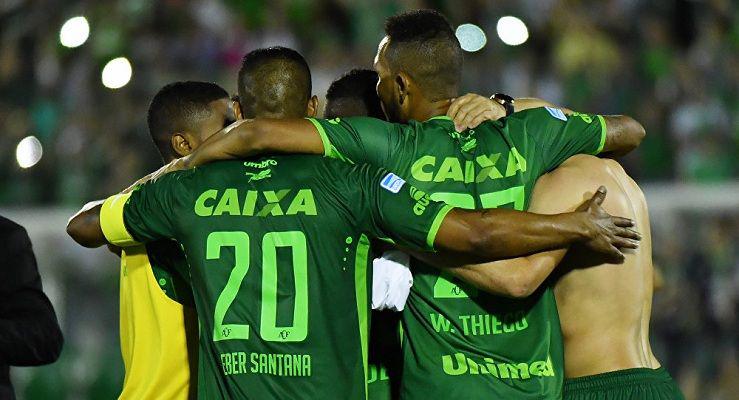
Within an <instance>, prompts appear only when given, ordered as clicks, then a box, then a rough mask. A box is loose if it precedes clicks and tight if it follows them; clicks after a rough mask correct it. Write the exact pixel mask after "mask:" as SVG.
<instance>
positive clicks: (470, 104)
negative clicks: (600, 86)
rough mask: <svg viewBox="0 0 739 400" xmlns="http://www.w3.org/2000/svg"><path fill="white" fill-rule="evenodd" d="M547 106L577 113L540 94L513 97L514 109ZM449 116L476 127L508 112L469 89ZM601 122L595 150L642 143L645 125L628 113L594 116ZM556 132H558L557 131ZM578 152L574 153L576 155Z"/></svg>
mask: <svg viewBox="0 0 739 400" xmlns="http://www.w3.org/2000/svg"><path fill="white" fill-rule="evenodd" d="M539 107H548V108H550V109H558V110H560V111H562V113H563V115H565V116H568V117H570V118H572V117H573V116H577V115H581V114H577V113H575V112H574V111H572V110H570V109H569V108H565V107H562V106H558V105H555V104H552V103H550V102H548V101H546V100H542V99H537V98H531V97H529V98H527V97H524V98H517V99H515V101H514V110H515V112H519V111H525V110H529V109H533V108H539ZM447 116H449V117H450V118H452V119H453V120H454V125H455V127H456V128H457V130H459V131H461V130H463V129H471V128H476V127H477V126H478V125H480V124H481V123H483V122H484V121H488V120H497V119H499V118H502V117H504V116H505V109H504V108H503V106H502V105H501V104H500V103H498V102H497V101H495V100H491V99H489V98H487V97H484V96H480V95H478V94H474V93H468V94H466V95H464V96H461V97H459V98H457V99H455V100H454V101H453V102H452V104H451V105H450V107H449V110H448V111H447ZM595 118H597V119H598V122H599V123H600V124H601V125H602V126H601V129H602V131H601V135H602V137H601V138H600V139H601V140H600V143H599V147H598V148H597V149H596V150H594V151H592V152H597V153H599V154H601V155H604V156H608V157H618V156H622V155H624V154H627V153H628V152H630V151H631V150H634V149H635V148H637V147H638V146H639V144H640V143H641V141H642V140H643V139H644V136H645V135H646V132H645V130H644V127H643V126H642V125H641V124H640V123H639V122H637V121H636V120H634V119H633V118H631V117H629V116H626V115H604V116H595ZM554 134H556V133H554ZM574 154H577V153H572V154H570V155H574ZM565 158H566V157H565Z"/></svg>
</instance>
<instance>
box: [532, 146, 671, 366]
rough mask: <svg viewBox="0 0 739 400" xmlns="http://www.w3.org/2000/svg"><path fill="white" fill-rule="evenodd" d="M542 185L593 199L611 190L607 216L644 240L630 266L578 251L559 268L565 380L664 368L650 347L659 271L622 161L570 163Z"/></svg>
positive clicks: (637, 194)
mask: <svg viewBox="0 0 739 400" xmlns="http://www.w3.org/2000/svg"><path fill="white" fill-rule="evenodd" d="M541 180H542V181H541V182H539V183H537V186H539V184H540V183H541V185H542V186H541V187H537V190H546V191H547V193H541V191H540V194H541V195H542V196H546V197H551V196H552V195H553V194H555V195H556V193H559V194H560V195H561V194H563V193H583V192H587V191H589V192H590V193H592V191H593V190H594V189H595V188H597V187H598V186H600V185H605V186H606V188H607V189H608V195H607V197H606V200H605V202H604V204H603V207H604V208H605V210H606V211H607V212H608V213H610V214H612V215H619V216H623V217H628V218H632V219H634V220H635V221H636V223H637V230H638V231H639V232H640V233H641V234H642V236H643V238H642V241H641V245H640V248H639V249H638V250H636V251H631V252H629V253H627V256H626V262H625V263H624V264H621V265H614V264H605V263H603V261H602V260H599V259H598V257H597V256H596V255H593V254H586V253H585V252H584V251H582V250H580V249H572V250H571V251H570V252H569V253H568V254H567V256H565V258H564V260H562V263H561V264H560V265H559V266H558V267H557V270H556V271H555V274H557V276H558V277H559V279H558V280H557V281H556V285H555V289H554V293H555V296H556V299H557V307H558V310H559V316H560V321H561V324H562V334H563V338H564V345H565V375H566V377H567V378H575V377H580V376H586V375H593V374H599V373H604V372H610V371H616V370H621V369H627V368H657V367H659V362H658V361H657V359H656V358H655V357H654V355H653V353H652V349H651V347H650V344H649V318H650V314H651V308H652V291H653V267H652V241H651V235H650V228H649V215H648V211H647V204H646V200H645V199H644V194H643V193H642V191H641V190H640V189H639V187H638V186H637V185H636V183H635V182H634V181H633V180H632V179H631V178H630V177H629V176H628V175H627V174H626V172H625V171H624V170H623V168H622V167H621V165H619V164H618V163H617V162H615V161H613V160H603V159H598V158H596V157H592V156H575V157H572V158H570V159H569V160H567V161H566V162H565V163H564V164H562V166H560V168H558V169H557V170H555V171H554V172H552V173H550V174H548V175H546V176H544V177H542V178H541ZM534 196H537V191H535V192H534ZM563 197H566V196H563Z"/></svg>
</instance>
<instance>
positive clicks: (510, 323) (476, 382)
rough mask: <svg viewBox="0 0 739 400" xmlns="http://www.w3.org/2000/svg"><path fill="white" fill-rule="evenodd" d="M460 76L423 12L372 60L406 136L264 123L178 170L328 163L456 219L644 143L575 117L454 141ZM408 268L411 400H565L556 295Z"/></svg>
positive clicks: (364, 128)
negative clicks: (403, 185) (233, 163)
mask: <svg viewBox="0 0 739 400" xmlns="http://www.w3.org/2000/svg"><path fill="white" fill-rule="evenodd" d="M461 64H462V50H461V48H460V47H459V43H458V41H457V39H456V37H455V36H454V32H453V30H452V29H451V27H450V26H449V23H448V22H447V21H446V19H445V18H444V17H443V16H441V15H439V14H438V13H436V12H433V11H414V12H409V13H405V14H401V15H399V16H395V17H392V18H390V19H388V21H387V23H386V37H385V38H384V39H383V41H382V42H381V43H380V46H379V48H378V54H377V57H376V59H375V70H376V71H377V72H378V73H379V77H380V79H379V82H378V85H377V90H378V94H379V96H380V99H381V100H382V104H383V107H384V110H385V112H386V114H387V115H388V117H389V118H390V119H391V120H394V121H398V122H408V125H400V124H389V123H385V122H382V121H378V120H375V119H370V118H339V119H333V120H328V121H326V120H315V119H314V120H309V121H305V120H293V121H288V120H282V121H273V120H259V119H257V120H254V121H249V122H246V123H242V124H241V125H239V126H238V127H236V128H234V129H233V130H232V131H231V132H230V133H229V134H228V135H225V134H222V133H219V134H216V135H214V137H213V139H212V140H210V141H209V143H206V144H205V145H204V146H203V147H201V148H200V149H199V150H198V151H196V152H194V153H193V154H192V155H191V156H190V157H188V158H186V159H183V162H182V163H181V166H192V165H200V164H202V163H204V162H206V161H209V160H219V159H229V158H232V157H234V156H249V155H254V154H260V153H261V152H302V153H311V154H325V155H328V156H331V157H335V158H339V159H342V160H346V161H351V162H355V163H370V164H372V165H376V166H387V167H388V168H390V169H392V170H393V171H396V173H398V174H399V175H401V176H407V177H408V179H409V180H410V181H411V182H412V183H413V184H414V185H417V186H418V187H420V188H422V189H423V190H425V191H428V192H430V193H433V198H434V199H435V200H443V201H445V202H447V203H448V204H452V205H455V206H460V207H463V208H494V207H505V208H515V209H518V210H523V209H526V208H527V206H528V203H529V199H530V195H531V191H532V189H533V185H534V182H535V181H536V179H537V178H538V177H539V176H541V175H542V174H544V173H545V172H548V171H550V170H552V169H554V168H555V167H557V166H558V165H559V164H560V163H562V162H563V161H564V160H566V159H567V158H569V157H570V156H572V155H574V154H577V153H593V154H598V153H613V154H618V153H625V152H628V151H630V150H631V149H633V148H635V147H636V146H637V145H638V144H639V142H640V141H641V139H642V138H643V136H644V129H643V128H642V126H641V125H640V124H639V123H638V122H636V121H634V120H633V119H631V118H629V117H626V116H599V115H587V114H580V113H571V114H569V115H566V114H565V113H564V112H562V111H561V110H559V109H555V108H537V109H533V110H528V111H524V112H520V113H516V114H513V115H511V116H509V117H508V118H505V119H504V120H502V121H498V122H486V123H484V124H482V125H481V126H479V127H477V128H476V129H474V130H466V131H463V132H457V131H455V128H454V124H453V123H452V121H451V120H450V119H449V118H447V117H445V116H444V114H445V113H446V112H447V111H448V108H449V104H450V99H451V98H454V97H456V96H457V94H458V88H459V85H460V75H461ZM416 121H425V122H416ZM381 132H384V134H379V133H381ZM511 239H512V240H515V238H511ZM611 256H612V257H614V258H613V259H614V260H616V261H622V260H623V257H624V256H623V254H620V253H618V252H614V253H612V254H611ZM412 265H413V270H414V272H415V278H414V286H413V288H412V290H411V294H410V297H409V300H408V304H407V306H406V309H405V311H404V313H403V324H404V346H403V353H404V366H403V381H402V395H403V397H405V398H408V399H417V398H428V397H434V396H437V395H438V394H439V393H443V394H444V395H445V396H450V397H459V396H465V398H472V399H474V398H490V397H498V398H532V399H534V398H536V399H541V398H547V399H549V398H558V397H559V396H560V395H561V390H562V381H563V367H564V366H563V349H562V338H561V334H560V326H559V319H558V317H557V310H556V303H555V299H554V295H553V292H552V290H551V288H549V287H545V288H543V289H542V290H541V291H539V292H538V293H537V294H536V295H535V296H531V297H529V298H528V299H525V300H517V301H513V300H507V299H503V298H500V297H495V296H490V295H487V294H484V293H478V292H476V291H474V290H470V289H469V288H467V287H466V286H465V285H462V284H460V283H459V282H457V281H456V280H454V279H453V278H452V277H451V276H450V275H449V274H448V273H439V272H438V271H437V270H435V269H433V268H431V267H429V266H428V265H427V264H424V263H420V262H414V263H413V264H412ZM458 360H462V361H463V362H467V364H468V368H466V369H464V368H462V367H461V366H460V365H459V364H458ZM468 360H469V361H468ZM485 363H493V364H496V365H497V364H500V365H502V367H501V368H500V370H499V371H498V370H496V374H493V373H492V372H491V371H489V370H488V369H487V368H485V369H481V368H479V366H480V365H484V364H485ZM469 365H472V367H469ZM521 365H525V366H526V368H527V373H526V374H522V373H521V372H520V368H523V367H521ZM519 367H520V368H519Z"/></svg>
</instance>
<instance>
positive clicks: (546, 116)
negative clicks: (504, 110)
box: [505, 107, 568, 123]
mask: <svg viewBox="0 0 739 400" xmlns="http://www.w3.org/2000/svg"><path fill="white" fill-rule="evenodd" d="M567 118H568V117H567V115H565V113H564V112H563V111H562V110H560V109H559V108H554V107H535V108H529V109H527V110H522V111H517V112H515V113H513V114H511V115H509V116H508V117H506V118H505V120H506V121H516V122H523V123H526V122H531V121H537V122H539V121H551V122H554V121H562V122H566V121H567Z"/></svg>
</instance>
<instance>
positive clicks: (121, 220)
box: [67, 174, 186, 247]
mask: <svg viewBox="0 0 739 400" xmlns="http://www.w3.org/2000/svg"><path fill="white" fill-rule="evenodd" d="M175 175H178V174H168V175H166V176H162V177H161V178H160V179H157V180H154V181H149V182H146V183H143V184H141V185H139V186H137V187H136V188H135V190H132V191H127V192H124V193H119V194H117V195H114V196H111V197H109V198H107V199H106V200H104V201H103V202H102V203H100V202H93V203H90V204H89V208H87V209H85V208H83V210H81V211H80V212H78V213H77V214H76V215H75V216H73V217H72V218H71V219H70V221H69V223H68V224H67V233H69V235H70V236H71V237H72V238H73V239H74V240H75V241H76V242H77V243H79V244H80V245H82V246H85V247H100V246H102V245H114V246H120V247H127V246H132V245H136V244H138V243H145V242H150V241H154V240H158V239H172V238H174V234H175V231H176V227H177V223H176V220H175V218H174V214H175V211H176V210H177V209H178V208H179V206H180V205H182V204H183V202H184V200H185V199H186V194H185V193H184V191H183V189H182V184H181V180H180V179H178V178H180V177H181V176H179V177H178V176H175Z"/></svg>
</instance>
